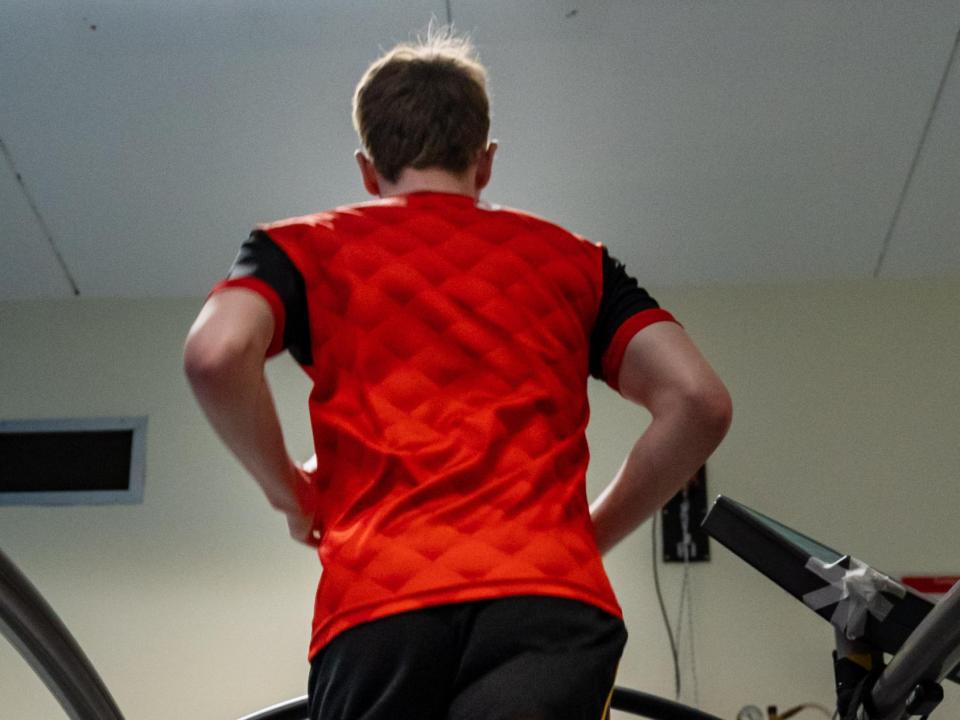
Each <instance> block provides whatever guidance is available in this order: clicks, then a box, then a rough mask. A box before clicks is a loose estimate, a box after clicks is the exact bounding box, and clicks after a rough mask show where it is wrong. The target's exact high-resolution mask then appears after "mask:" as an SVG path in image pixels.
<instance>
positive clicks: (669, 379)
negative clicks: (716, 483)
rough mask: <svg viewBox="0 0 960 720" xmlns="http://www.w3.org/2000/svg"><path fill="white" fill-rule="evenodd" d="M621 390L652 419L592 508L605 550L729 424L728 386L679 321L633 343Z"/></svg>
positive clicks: (653, 507) (682, 478)
mask: <svg viewBox="0 0 960 720" xmlns="http://www.w3.org/2000/svg"><path fill="white" fill-rule="evenodd" d="M620 392H621V393H622V394H623V396H624V397H626V398H627V399H629V400H632V401H633V402H636V403H639V404H640V405H643V406H644V407H646V408H647V409H648V410H649V411H650V413H651V415H652V420H651V422H650V425H649V426H648V427H647V429H646V430H645V431H644V433H643V435H641V437H640V439H639V440H637V442H636V443H635V444H634V446H633V449H632V450H631V451H630V453H629V455H628V456H627V458H626V460H625V461H624V463H623V465H622V467H621V468H620V470H619V472H618V473H617V475H616V477H615V478H614V479H613V481H612V482H611V483H610V485H609V486H607V488H606V489H605V490H604V491H603V493H601V495H600V497H599V498H597V500H596V501H594V503H593V505H592V506H591V508H590V515H591V518H592V519H593V524H594V528H595V531H596V536H597V543H598V545H599V547H600V552H601V553H606V552H607V551H608V550H610V549H611V548H612V547H613V546H614V545H616V544H617V543H618V542H620V540H622V539H623V538H624V537H626V536H627V535H629V534H630V533H631V532H632V531H633V530H634V529H635V528H636V527H638V526H639V525H640V524H641V523H643V522H644V520H646V519H647V518H648V517H650V516H651V515H652V514H653V513H654V512H656V511H657V510H658V509H659V508H660V507H662V506H663V505H664V504H665V503H666V502H667V500H669V499H670V498H671V497H673V495H675V494H676V493H677V492H678V491H679V490H680V489H681V488H682V487H683V485H684V483H686V482H687V481H688V480H689V479H690V478H691V477H693V475H694V474H695V473H696V471H697V470H698V469H699V468H700V466H701V465H703V463H704V462H705V461H706V459H707V458H708V457H709V456H710V454H711V453H712V452H713V451H714V449H716V447H717V445H719V444H720V441H721V440H722V439H723V437H724V435H725V434H726V432H727V429H728V428H729V426H730V419H731V413H732V410H731V402H730V396H729V394H728V393H727V390H726V388H725V387H724V385H723V383H722V382H721V381H720V378H719V377H717V375H716V373H715V372H714V371H713V369H712V368H711V367H710V365H709V364H708V363H707V361H706V360H705V359H704V358H703V356H702V355H701V354H700V351H699V350H698V349H697V347H696V346H695V345H694V344H693V341H691V340H690V338H689V336H688V335H687V334H686V332H685V331H684V330H683V328H681V327H680V326H679V325H675V324H674V323H667V322H663V323H657V324H654V325H651V326H649V327H647V328H644V329H643V330H641V331H640V332H638V333H637V334H636V335H635V336H634V337H633V338H632V339H631V340H630V342H629V344H628V345H627V349H626V353H625V355H624V359H623V363H622V365H621V367H620Z"/></svg>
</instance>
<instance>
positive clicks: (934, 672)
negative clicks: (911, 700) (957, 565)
mask: <svg viewBox="0 0 960 720" xmlns="http://www.w3.org/2000/svg"><path fill="white" fill-rule="evenodd" d="M958 660H960V582H958V583H957V584H955V585H954V586H953V587H952V588H951V589H950V590H949V591H948V592H947V594H946V595H944V596H943V597H942V598H941V599H940V602H938V603H937V604H936V605H935V606H934V607H933V610H931V611H930V613H929V614H928V615H927V616H926V617H925V618H924V619H923V620H922V621H921V622H920V624H919V625H917V627H916V628H915V629H914V631H913V632H912V633H911V634H910V636H909V637H908V638H907V640H906V642H904V644H903V647H901V648H900V650H899V651H898V652H897V653H896V654H895V655H894V656H893V658H892V659H891V661H890V662H889V664H888V665H887V667H886V668H885V669H884V671H883V673H881V675H880V677H879V678H877V682H876V684H875V685H874V686H873V690H872V691H871V693H870V697H871V700H872V701H873V707H874V709H875V710H876V713H877V717H878V718H883V719H884V720H885V719H886V718H888V717H899V716H900V715H901V714H902V713H901V710H902V709H903V707H904V706H905V705H906V702H907V699H908V697H909V696H910V693H912V692H913V690H914V688H916V687H917V685H919V684H920V683H921V682H924V681H929V682H934V683H939V682H940V681H941V680H943V678H944V677H946V676H947V674H949V673H950V672H951V671H952V670H953V669H954V667H955V666H956V664H957V661H958Z"/></svg>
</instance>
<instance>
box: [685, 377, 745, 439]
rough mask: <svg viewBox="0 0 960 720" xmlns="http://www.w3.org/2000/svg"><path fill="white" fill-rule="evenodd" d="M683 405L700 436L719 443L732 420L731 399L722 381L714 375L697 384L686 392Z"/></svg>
mask: <svg viewBox="0 0 960 720" xmlns="http://www.w3.org/2000/svg"><path fill="white" fill-rule="evenodd" d="M685 406H686V408H687V410H686V412H687V414H688V417H690V418H691V420H693V422H694V423H696V425H697V427H698V429H699V432H700V434H701V436H702V437H703V438H704V439H705V440H709V441H710V442H711V444H712V445H714V447H715V446H716V445H719V444H720V441H721V440H723V438H724V437H725V436H726V434H727V432H728V431H729V429H730V425H731V423H732V422H733V401H732V399H731V398H730V393H729V392H728V391H727V388H726V386H724V384H723V382H721V381H720V379H719V378H716V377H715V378H711V379H710V380H708V381H705V382H701V383H699V384H697V385H696V386H695V387H694V388H692V389H691V390H690V391H689V392H688V393H686V398H685Z"/></svg>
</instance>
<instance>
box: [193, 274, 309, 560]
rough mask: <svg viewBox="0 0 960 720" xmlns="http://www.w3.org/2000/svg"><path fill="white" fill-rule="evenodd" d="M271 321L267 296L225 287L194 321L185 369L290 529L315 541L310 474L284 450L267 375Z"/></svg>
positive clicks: (207, 408) (205, 405)
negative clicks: (265, 371) (265, 369)
mask: <svg viewBox="0 0 960 720" xmlns="http://www.w3.org/2000/svg"><path fill="white" fill-rule="evenodd" d="M273 328H274V320H273V314H272V312H271V311H270V306H269V305H268V303H267V302H266V300H264V299H263V298H262V297H260V296H259V295H258V294H256V293H254V292H251V291H249V290H245V289H242V288H231V289H226V290H223V291H221V292H219V293H217V294H215V295H213V296H212V297H211V298H210V299H209V300H208V301H207V303H206V304H205V305H204V307H203V309H202V310H201V311H200V315H199V316H198V317H197V319H196V321H195V322H194V324H193V327H192V328H190V333H189V335H188V336H187V342H186V347H185V349H184V369H185V371H186V374H187V378H188V379H189V380H190V385H191V387H192V388H193V392H194V395H196V398H197V401H198V402H199V403H200V407H201V408H202V409H203V411H204V413H205V414H206V416H207V419H208V420H209V421H210V424H211V425H212V426H213V428H214V430H216V432H217V434H218V435H219V436H220V438H221V439H222V440H223V442H224V444H226V446H227V447H228V448H229V449H230V451H231V452H233V454H234V455H235V456H236V457H237V459H238V460H239V461H240V462H241V464H242V465H243V466H244V467H245V468H246V469H247V471H248V472H249V473H250V474H251V475H252V476H253V477H254V479H255V480H256V481H257V482H258V483H259V485H260V487H261V488H262V489H263V491H264V493H265V494H266V496H267V499H268V500H269V501H270V504H271V505H273V507H274V508H276V509H277V510H280V511H281V512H283V513H285V514H286V515H287V520H288V524H289V526H290V532H291V535H293V536H294V537H295V538H296V539H298V540H300V541H302V542H307V543H308V544H315V542H316V540H315V538H313V535H312V532H311V531H312V518H313V511H314V509H315V508H314V507H313V505H312V495H311V493H310V489H311V486H310V483H309V479H308V477H307V475H306V474H305V473H304V472H303V470H302V469H301V468H299V467H298V466H297V465H296V463H294V461H293V460H292V459H291V458H290V455H289V453H288V452H287V448H286V445H285V443H284V440H283V433H282V431H281V428H280V420H279V418H278V417H277V412H276V409H275V407H274V403H273V396H272V395H271V393H270V388H269V387H268V385H267V380H266V377H265V376H264V362H265V359H266V353H267V348H268V347H269V345H270V340H271V338H272V336H273Z"/></svg>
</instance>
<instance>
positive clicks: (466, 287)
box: [263, 193, 620, 656]
mask: <svg viewBox="0 0 960 720" xmlns="http://www.w3.org/2000/svg"><path fill="white" fill-rule="evenodd" d="M263 229H264V230H265V231H266V232H267V233H268V234H269V236H270V238H271V239H272V240H273V241H274V242H275V243H277V244H278V245H279V246H280V247H281V248H282V249H283V250H284V252H285V253H286V254H287V255H288V256H289V257H290V259H291V260H292V261H293V263H294V264H295V265H296V266H297V268H298V269H299V270H300V272H301V274H302V275H303V277H304V281H305V284H306V288H307V308H308V314H309V322H310V331H311V342H312V353H313V365H311V366H308V367H306V368H305V370H306V371H307V373H308V374H309V375H310V377H311V378H312V379H313V383H314V387H313V391H312V393H311V396H310V415H311V420H312V423H313V432H314V442H315V447H316V452H317V465H318V471H317V474H316V476H315V480H316V482H317V484H318V486H319V488H320V491H321V494H322V498H323V502H322V507H321V510H320V518H319V520H320V524H321V527H322V530H323V539H322V543H321V546H320V549H319V555H320V560H321V562H322V564H323V573H322V576H321V579H320V584H319V587H318V590H317V597H316V612H315V617H314V624H313V637H312V641H311V647H310V651H311V656H312V655H314V654H315V653H316V652H318V651H319V649H320V648H321V647H322V646H323V645H324V644H325V643H326V642H328V641H329V640H330V639H331V638H332V637H334V636H335V635H337V634H338V633H340V632H342V631H343V630H345V629H347V628H349V627H352V626H353V625H356V624H358V623H361V622H366V621H369V620H373V619H376V618H379V617H383V616H386V615H390V614H393V613H397V612H403V611H406V610H411V609H415V608H419V607H425V606H428V605H435V604H440V603H449V602H460V601H468V600H478V599H487V598H494V597H504V596H510V595H521V594H540V595H553V596H561V597H567V598H573V599H578V600H582V601H585V602H588V603H591V604H594V605H596V606H599V607H600V608H602V609H604V610H606V611H608V612H610V613H612V614H614V615H617V616H619V615H620V608H619V606H618V604H617V601H616V599H615V597H614V595H613V591H612V589H611V587H610V584H609V582H608V580H607V577H606V574H605V572H604V569H603V565H602V563H601V560H600V556H599V553H598V551H597V548H596V545H595V541H594V537H593V529H592V525H591V523H590V517H589V510H588V506H587V499H586V491H585V475H586V468H587V461H588V450H587V442H586V437H585V429H586V425H587V419H588V415H589V409H588V405H587V394H586V381H587V374H588V352H589V339H590V333H591V329H592V326H593V323H594V321H595V318H596V314H597V309H598V306H599V302H600V295H601V290H602V267H601V262H602V255H601V249H600V247H599V246H597V245H594V244H591V243H589V242H587V241H585V240H583V239H581V238H578V237H576V236H574V235H572V234H570V233H568V232H566V231H565V230H563V229H561V228H559V227H557V226H555V225H552V224H549V223H547V222H545V221H543V220H540V219H538V218H535V217H533V216H530V215H526V214H523V213H519V212H516V211H512V210H504V209H495V208H491V207H487V206H483V205H477V204H475V203H474V201H473V199H472V198H469V197H466V196H460V195H451V194H444V193H414V194H411V195H406V196H400V197H394V198H388V199H385V200H380V201H376V202H372V203H368V204H364V205H356V206H349V207H345V208H339V209H337V210H334V211H330V212H324V213H320V214H317V215H311V216H307V217H301V218H296V219H293V220H286V221H283V222H281V223H276V224H273V225H267V226H264V228H263Z"/></svg>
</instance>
